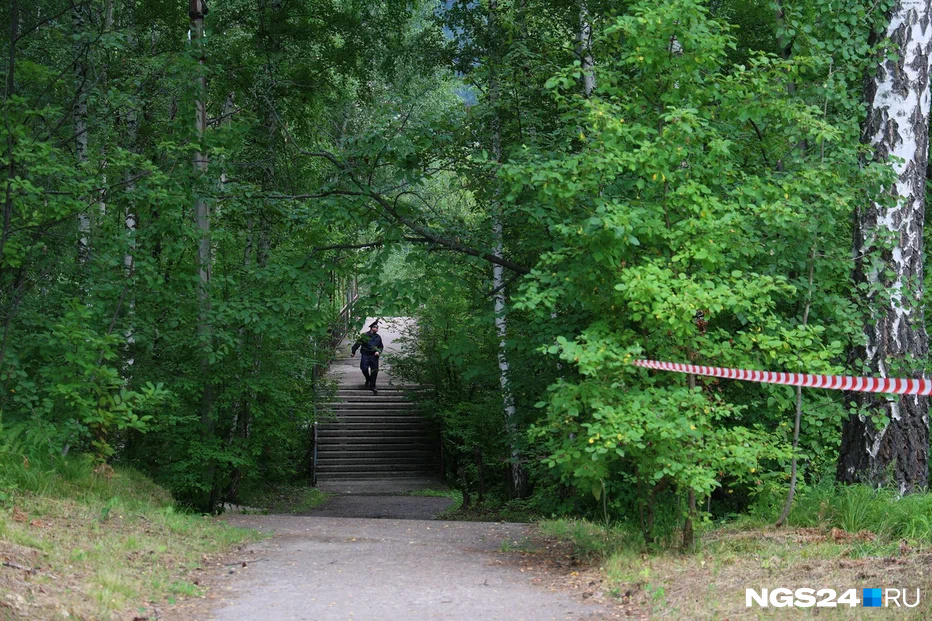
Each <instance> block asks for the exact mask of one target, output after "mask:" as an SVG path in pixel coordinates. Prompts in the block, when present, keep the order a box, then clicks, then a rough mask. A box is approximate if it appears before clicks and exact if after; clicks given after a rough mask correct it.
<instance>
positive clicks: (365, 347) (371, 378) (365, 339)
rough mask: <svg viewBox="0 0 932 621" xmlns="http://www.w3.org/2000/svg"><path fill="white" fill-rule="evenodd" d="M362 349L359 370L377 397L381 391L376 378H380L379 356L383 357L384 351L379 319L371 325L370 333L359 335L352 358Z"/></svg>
mask: <svg viewBox="0 0 932 621" xmlns="http://www.w3.org/2000/svg"><path fill="white" fill-rule="evenodd" d="M360 347H361V348H362V355H361V356H360V361H359V368H360V369H361V370H362V374H363V376H364V377H365V378H366V388H368V389H370V390H371V391H372V394H374V395H377V394H379V391H378V390H377V389H376V387H375V378H377V377H378V376H379V356H380V355H382V350H383V349H384V347H383V346H382V337H381V336H379V320H378V319H376V320H375V321H373V322H372V323H370V324H369V331H368V332H363V333H362V334H360V335H359V338H357V339H356V343H354V344H353V348H352V350H350V356H351V357H355V356H356V350H357V349H359V348H360Z"/></svg>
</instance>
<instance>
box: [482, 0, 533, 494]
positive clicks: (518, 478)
mask: <svg viewBox="0 0 932 621" xmlns="http://www.w3.org/2000/svg"><path fill="white" fill-rule="evenodd" d="M497 11H498V1H497V0H490V2H489V26H490V29H491V30H495V28H496V26H497V19H496V17H497V16H496V13H497ZM494 39H495V40H499V38H498V37H494ZM493 55H494V52H493ZM497 60H498V59H497V58H496V59H495V61H497ZM493 62H494V61H493ZM490 75H491V77H490V78H489V105H490V106H491V107H492V109H493V110H492V144H491V147H492V158H493V159H494V160H495V161H496V162H498V163H501V162H502V131H501V120H500V118H499V115H498V110H497V106H498V105H499V101H498V100H499V98H500V97H501V94H500V92H499V91H500V86H499V83H498V77H497V75H496V71H495V67H493V68H492V71H491V74H490ZM496 199H497V197H496ZM502 220H503V214H502V208H501V203H500V202H498V200H496V202H495V204H494V205H493V207H492V237H493V240H494V244H495V247H494V250H493V251H492V254H493V255H495V257H496V258H498V259H502V258H503V257H504V251H505V235H504V225H503V222H502ZM492 290H493V291H495V295H494V304H495V306H494V309H495V331H496V333H497V335H498V371H499V383H500V385H501V388H502V404H503V406H504V410H505V427H506V431H507V433H508V439H509V444H510V446H511V468H510V472H511V493H512V495H513V496H514V497H515V498H523V497H524V496H526V495H527V474H526V473H525V471H524V467H523V466H522V465H521V459H520V457H521V456H520V453H519V451H518V446H517V441H516V440H517V435H518V430H517V421H516V418H517V409H516V408H515V398H514V394H513V393H512V390H511V383H510V379H509V375H510V372H511V365H510V364H509V362H508V349H507V346H508V307H507V303H506V298H505V268H504V267H502V266H501V265H500V264H498V263H493V264H492Z"/></svg>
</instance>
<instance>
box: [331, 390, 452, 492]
mask: <svg viewBox="0 0 932 621" xmlns="http://www.w3.org/2000/svg"><path fill="white" fill-rule="evenodd" d="M410 388H412V387H406V386H390V387H385V388H381V389H379V394H378V396H375V395H373V394H372V392H371V391H368V390H362V389H360V388H357V387H350V386H341V387H340V388H339V389H338V390H337V395H336V398H337V400H336V401H334V402H333V403H331V404H330V411H331V414H330V415H328V416H325V417H324V418H322V420H321V421H320V423H319V424H318V435H317V438H318V439H317V480H318V482H322V483H327V482H330V481H339V480H348V479H349V480H361V479H394V478H416V479H429V478H437V477H438V476H439V475H440V436H439V434H438V433H437V430H436V428H435V427H434V425H432V424H431V422H430V421H428V420H427V419H425V418H424V417H422V416H421V414H420V412H418V410H417V406H416V405H415V404H414V403H412V402H410V401H408V400H407V399H406V398H405V395H404V392H405V390H406V389H410Z"/></svg>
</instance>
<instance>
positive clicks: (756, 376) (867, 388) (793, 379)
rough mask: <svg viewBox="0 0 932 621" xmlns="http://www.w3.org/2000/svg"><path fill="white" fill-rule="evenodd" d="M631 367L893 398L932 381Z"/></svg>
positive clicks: (927, 388) (652, 364)
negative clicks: (873, 393)
mask: <svg viewBox="0 0 932 621" xmlns="http://www.w3.org/2000/svg"><path fill="white" fill-rule="evenodd" d="M631 364H634V365H635V366H639V367H644V368H647V369H657V370H660V371H674V372H676V373H691V374H693V375H705V376H708V377H723V378H725V379H736V380H742V381H745V382H759V383H761V384H782V385H783V386H805V387H809V388H828V389H830V390H847V391H849V392H881V393H890V394H895V395H930V394H932V380H927V379H900V378H893V377H851V376H848V375H808V374H803V373H777V372H774V371H748V370H746V369H729V368H723V367H704V366H699V365H694V364H680V363H677V362H659V361H657V360H635V361H633V362H632V363H631Z"/></svg>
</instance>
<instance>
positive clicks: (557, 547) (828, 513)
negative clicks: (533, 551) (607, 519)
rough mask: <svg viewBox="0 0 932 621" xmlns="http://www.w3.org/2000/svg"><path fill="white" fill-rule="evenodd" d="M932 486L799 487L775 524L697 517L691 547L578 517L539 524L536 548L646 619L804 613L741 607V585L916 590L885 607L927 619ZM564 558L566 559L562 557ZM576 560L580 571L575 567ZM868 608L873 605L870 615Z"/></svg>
mask: <svg viewBox="0 0 932 621" xmlns="http://www.w3.org/2000/svg"><path fill="white" fill-rule="evenodd" d="M930 516H932V494H916V495H913V496H908V497H905V498H897V497H896V495H895V494H892V493H890V492H888V491H882V490H881V491H877V490H872V489H869V488H865V487H854V486H852V487H836V486H831V485H826V486H818V487H813V488H808V489H806V490H804V491H803V492H802V493H801V494H800V497H799V498H798V502H797V504H796V506H795V508H794V510H793V512H792V513H791V516H790V524H789V526H788V527H785V528H782V529H775V528H773V527H772V526H771V525H770V524H772V522H770V521H767V520H765V519H764V517H769V515H766V513H765V514H764V516H763V517H762V516H760V515H759V516H758V517H756V518H749V517H747V516H745V517H743V518H742V519H740V520H738V521H732V522H728V523H723V524H718V525H706V527H705V531H704V532H703V533H702V537H701V539H700V541H699V545H698V547H697V550H696V552H695V553H693V554H681V553H679V552H677V551H675V550H672V549H671V550H656V549H654V550H650V549H648V548H647V547H645V546H644V545H643V541H642V540H641V538H640V537H639V536H638V535H637V533H636V531H635V530H634V529H632V528H630V527H628V526H625V525H615V526H612V527H606V526H602V525H598V524H592V523H589V522H586V521H583V520H549V521H544V522H541V523H540V525H539V528H540V532H541V534H542V535H543V536H544V543H542V544H539V546H538V548H539V549H540V550H542V551H543V552H541V554H542V555H543V556H546V555H549V556H550V557H551V558H550V559H549V560H548V561H547V562H549V563H550V564H551V565H552V566H553V567H554V568H555V569H556V570H558V571H562V572H564V573H566V572H569V570H570V569H573V568H575V570H574V571H571V572H569V573H567V575H565V576H564V580H563V581H564V582H566V583H570V584H577V583H578V584H580V585H582V586H580V588H582V589H586V588H588V589H589V590H590V591H589V592H590V593H591V590H592V589H593V587H586V586H585V585H591V584H595V583H597V584H598V585H599V586H598V587H597V588H598V589H599V591H600V593H602V594H604V595H605V596H606V599H607V600H609V601H614V602H615V604H616V605H619V606H621V607H623V608H624V609H625V612H626V614H634V615H636V616H637V615H644V616H650V617H651V618H677V619H725V618H728V619H734V618H771V617H779V618H790V619H796V618H803V617H808V616H811V615H812V613H813V610H811V609H808V610H807V609H795V608H780V609H773V608H771V609H758V608H751V609H749V608H747V607H746V605H745V589H746V588H757V589H760V588H776V587H786V588H790V589H796V588H800V587H811V588H816V589H818V588H832V589H835V590H836V591H837V592H838V593H839V594H841V593H842V592H844V591H845V590H847V589H849V588H854V589H857V590H858V597H861V591H860V589H862V588H867V587H880V588H906V587H908V588H910V589H914V588H920V589H922V591H924V594H925V598H924V601H922V602H921V603H920V606H919V607H918V608H911V609H906V608H899V609H897V608H887V609H885V610H884V612H883V613H882V614H883V615H885V616H892V617H893V618H898V619H928V618H932V576H930V575H929V573H928V571H927V569H926V568H927V567H928V566H929V564H930V563H932V529H930V528H929V523H930ZM568 559H569V560H568ZM581 567H584V568H585V569H582V568H581ZM872 613H873V611H872V610H870V609H864V608H860V607H859V608H854V609H852V608H848V607H841V608H836V609H831V608H825V609H820V610H819V614H820V615H821V616H824V617H826V618H828V619H836V618H838V619H841V618H844V619H861V618H865V619H866V618H868V617H869V616H871V614H872ZM873 614H876V613H873Z"/></svg>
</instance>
